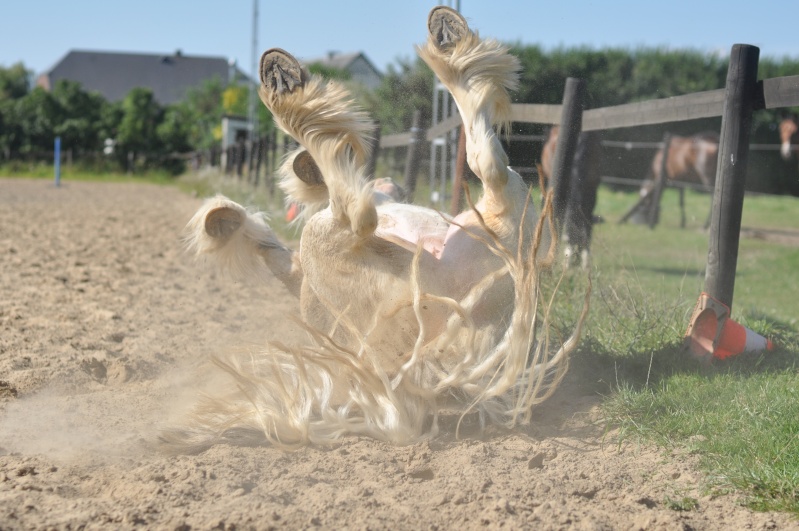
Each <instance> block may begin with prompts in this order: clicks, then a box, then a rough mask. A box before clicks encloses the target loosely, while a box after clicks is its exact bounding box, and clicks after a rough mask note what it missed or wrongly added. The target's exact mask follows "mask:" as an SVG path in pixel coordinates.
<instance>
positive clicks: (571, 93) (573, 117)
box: [550, 77, 585, 231]
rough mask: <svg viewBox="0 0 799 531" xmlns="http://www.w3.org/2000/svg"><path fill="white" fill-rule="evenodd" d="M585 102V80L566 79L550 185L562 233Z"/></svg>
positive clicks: (558, 227) (558, 224)
mask: <svg viewBox="0 0 799 531" xmlns="http://www.w3.org/2000/svg"><path fill="white" fill-rule="evenodd" d="M584 100H585V81H583V80H582V79H577V78H573V77H570V78H567V79H566V88H565V89H564V91H563V110H562V114H561V119H560V134H559V135H558V143H557V145H556V147H555V158H554V160H553V161H552V175H551V176H550V186H552V187H553V190H554V198H553V200H552V203H553V207H554V211H555V222H556V225H557V229H558V231H560V229H561V227H562V225H563V219H564V217H565V215H566V204H567V201H568V195H569V176H570V175H571V167H572V162H573V161H574V152H575V150H576V149H577V140H578V137H579V136H580V130H581V129H582V125H583V107H584V105H585V102H584Z"/></svg>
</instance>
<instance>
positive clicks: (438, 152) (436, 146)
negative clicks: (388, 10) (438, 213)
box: [430, 0, 461, 210]
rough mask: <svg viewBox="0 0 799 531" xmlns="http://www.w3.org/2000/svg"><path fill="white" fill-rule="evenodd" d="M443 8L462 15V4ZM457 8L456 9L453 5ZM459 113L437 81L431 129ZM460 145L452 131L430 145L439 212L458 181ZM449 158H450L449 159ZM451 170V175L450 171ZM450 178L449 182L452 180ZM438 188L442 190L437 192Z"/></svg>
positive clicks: (432, 188)
mask: <svg viewBox="0 0 799 531" xmlns="http://www.w3.org/2000/svg"><path fill="white" fill-rule="evenodd" d="M441 4H442V5H446V6H447V7H451V8H453V9H455V10H456V11H458V12H459V13H460V10H461V2H460V0H454V1H453V0H445V1H444V2H441ZM453 4H454V5H453ZM455 112H457V110H456V106H455V102H454V101H453V100H452V96H451V95H450V93H449V91H448V90H447V88H446V87H445V86H444V85H443V84H442V83H441V82H440V81H439V80H438V79H437V78H436V79H434V80H433V116H432V120H431V123H430V127H433V126H435V125H436V124H438V123H440V122H443V121H444V120H446V119H447V118H449V117H450V116H452V115H453V114H454V113H455ZM457 142H458V131H457V130H452V131H450V132H449V133H444V134H443V135H442V136H440V137H438V138H434V139H432V140H431V141H430V202H431V203H433V205H434V206H435V207H436V208H440V209H442V210H443V209H444V207H443V205H445V204H446V193H447V180H451V181H453V183H454V181H455V160H454V159H455V152H456V149H455V148H456V146H457ZM448 154H449V157H448V156H447V155H448ZM448 168H449V170H450V171H449V172H447V169H448ZM448 178H449V179H448ZM436 188H438V189H436Z"/></svg>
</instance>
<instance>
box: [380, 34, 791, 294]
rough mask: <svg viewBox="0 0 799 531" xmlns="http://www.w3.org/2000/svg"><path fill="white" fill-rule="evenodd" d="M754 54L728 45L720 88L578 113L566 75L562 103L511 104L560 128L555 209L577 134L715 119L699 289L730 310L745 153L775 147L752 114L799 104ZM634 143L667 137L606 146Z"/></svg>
mask: <svg viewBox="0 0 799 531" xmlns="http://www.w3.org/2000/svg"><path fill="white" fill-rule="evenodd" d="M759 54H760V50H759V49H758V48H757V47H754V46H750V45H745V44H736V45H735V46H733V47H732V51H731V53H730V66H729V70H728V73H727V82H726V86H725V88H724V89H719V90H709V91H704V92H696V93H693V94H686V95H683V96H674V97H670V98H663V99H657V100H648V101H640V102H633V103H627V104H624V105H614V106H611V107H603V108H598V109H589V110H585V111H583V110H582V98H581V97H580V88H579V80H573V79H569V80H567V83H566V90H565V92H564V102H563V105H541V104H514V105H513V106H512V109H511V121H513V122H519V123H539V124H552V125H561V126H562V132H561V135H560V136H559V139H558V146H557V149H556V154H555V163H554V171H553V174H554V175H553V177H554V179H553V180H554V183H555V186H556V189H555V201H554V203H555V207H556V209H555V210H556V214H557V211H558V208H557V207H559V206H560V207H562V203H563V201H564V199H563V194H564V193H565V191H564V190H565V188H563V186H560V187H558V182H559V181H565V179H563V178H562V177H563V175H565V173H564V172H565V171H567V170H568V167H569V165H570V162H571V158H572V157H573V151H574V149H573V148H574V145H573V144H574V143H576V135H577V134H579V132H580V131H596V130H606V129H617V128H623V127H635V126H642V125H654V124H662V123H673V122H681V121H686V120H695V119H698V118H713V117H719V116H720V117H721V119H722V121H721V138H720V140H719V155H718V157H719V164H718V169H717V175H716V185H715V190H714V195H713V209H712V214H711V215H712V217H711V232H710V243H709V245H708V261H707V268H706V277H705V291H706V292H707V293H708V294H709V295H710V296H711V297H714V298H715V299H717V300H719V301H721V302H723V303H724V304H726V305H727V306H728V307H730V308H731V307H732V298H733V297H732V296H733V288H734V284H735V271H736V263H737V257H738V240H739V236H740V226H741V214H742V211H743V198H744V183H745V179H746V164H747V160H748V156H749V151H750V149H774V148H775V146H763V145H757V146H750V144H749V138H750V134H751V124H752V113H753V112H754V111H756V110H759V109H776V108H782V107H793V106H799V75H797V76H785V77H779V78H771V79H764V80H762V81H757V65H758V61H759ZM460 126H461V120H460V118H459V116H457V115H455V116H453V117H451V118H449V119H447V120H444V121H443V122H441V123H439V124H437V125H436V126H435V127H433V128H431V129H429V130H428V131H427V133H426V135H425V137H426V138H427V140H428V141H431V142H432V141H433V140H434V139H436V138H440V137H442V136H444V135H445V134H447V133H449V132H450V131H452V130H453V129H454V128H456V127H460ZM563 130H565V133H566V134H564V132H563ZM412 138H416V137H415V136H414V137H412V136H411V134H410V133H402V134H398V135H390V136H386V137H384V138H383V139H382V140H381V142H380V147H381V148H389V147H401V146H405V145H408V144H409V143H411V139H412ZM634 144H636V145H635V147H646V148H660V147H661V146H663V145H664V144H665V145H666V146H668V144H669V137H668V136H666V138H664V141H663V142H658V143H654V142H650V143H633V142H618V143H617V145H614V146H612V147H624V148H626V149H632V147H633V145H634ZM642 144H646V145H645V146H644V145H642ZM411 159H412V157H411V156H409V157H408V162H409V163H411V162H412V160H411ZM664 161H665V157H664ZM558 177H561V178H560V179H558ZM656 216H657V210H653V211H652V212H650V219H649V220H648V221H649V223H650V226H654V223H655V222H656Z"/></svg>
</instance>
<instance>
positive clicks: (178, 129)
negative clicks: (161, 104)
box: [156, 105, 192, 175]
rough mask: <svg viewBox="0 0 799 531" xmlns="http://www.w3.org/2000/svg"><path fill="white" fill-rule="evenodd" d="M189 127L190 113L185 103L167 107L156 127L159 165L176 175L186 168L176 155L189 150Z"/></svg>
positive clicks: (190, 124)
mask: <svg viewBox="0 0 799 531" xmlns="http://www.w3.org/2000/svg"><path fill="white" fill-rule="evenodd" d="M191 129H192V119H191V114H190V113H189V112H188V109H187V108H186V106H185V105H171V106H169V107H167V108H166V110H165V112H164V117H163V120H162V121H161V123H160V124H158V127H157V128H156V137H157V139H158V150H159V153H160V156H161V163H160V166H162V167H164V168H166V169H167V170H168V171H169V172H170V173H172V174H173V175H178V174H180V173H182V172H183V171H185V169H186V165H185V163H184V161H183V159H181V158H178V157H177V155H178V154H180V153H188V152H189V151H191V149H192V147H191V145H190V144H189V136H190V134H191Z"/></svg>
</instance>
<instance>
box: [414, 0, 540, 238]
mask: <svg viewBox="0 0 799 531" xmlns="http://www.w3.org/2000/svg"><path fill="white" fill-rule="evenodd" d="M428 29H429V34H428V40H427V43H426V44H425V45H424V46H422V47H419V49H418V52H419V55H420V56H421V57H422V59H423V60H424V61H425V62H426V63H427V64H428V65H429V66H430V68H431V69H432V70H433V71H434V72H435V73H436V75H437V76H438V78H439V79H440V80H441V82H442V83H443V84H444V85H445V86H446V87H447V88H448V89H449V91H450V92H451V93H452V96H453V98H454V99H455V103H456V104H457V106H458V109H459V110H460V114H461V118H462V119H463V123H464V127H465V131H466V153H467V161H468V163H469V167H470V168H471V169H472V171H473V172H474V173H475V175H477V177H478V178H480V180H481V181H482V183H483V190H484V197H483V199H482V200H481V206H480V210H481V213H482V214H483V215H484V217H485V218H486V222H489V220H488V218H489V217H496V218H502V219H504V220H513V219H515V220H516V222H518V220H519V219H520V216H521V212H520V210H521V208H523V207H524V201H525V199H526V196H527V188H526V186H525V185H524V183H523V182H522V180H521V178H520V177H519V176H518V174H516V172H513V171H512V170H510V169H509V168H508V157H507V155H506V154H505V151H504V150H503V149H502V145H501V143H500V140H499V137H498V135H497V133H496V132H495V131H494V129H493V126H494V125H495V124H500V125H507V123H508V122H509V117H510V97H509V95H508V90H512V89H514V88H515V87H516V86H517V84H518V75H517V72H518V70H519V68H520V67H519V61H518V59H516V57H514V56H512V55H510V54H509V53H508V50H507V48H505V47H503V46H502V45H501V44H500V43H498V42H497V41H495V40H491V39H486V40H481V39H480V38H479V37H478V36H477V35H476V34H474V33H473V32H472V31H471V30H470V29H469V27H468V25H467V24H466V21H465V20H464V18H463V17H462V16H461V15H460V14H459V13H458V12H457V11H454V10H452V9H450V8H447V7H445V6H438V7H435V8H433V10H432V11H431V12H430V15H429V18H428ZM520 197H521V201H519V199H520ZM492 228H493V229H495V230H497V229H498V230H499V231H500V232H506V230H507V228H506V229H502V228H499V227H492Z"/></svg>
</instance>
